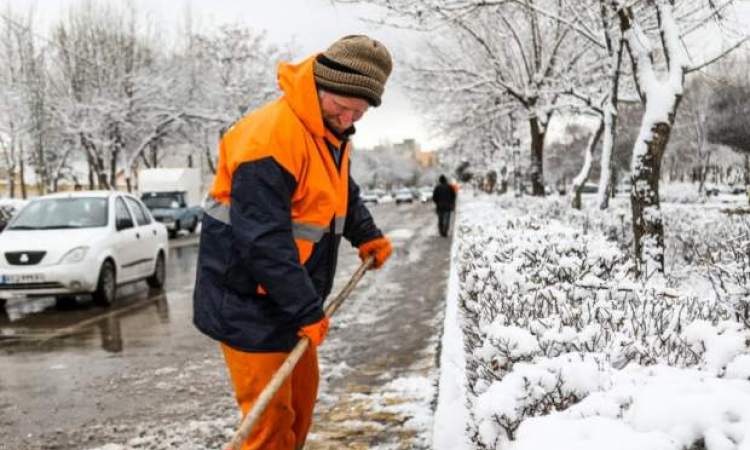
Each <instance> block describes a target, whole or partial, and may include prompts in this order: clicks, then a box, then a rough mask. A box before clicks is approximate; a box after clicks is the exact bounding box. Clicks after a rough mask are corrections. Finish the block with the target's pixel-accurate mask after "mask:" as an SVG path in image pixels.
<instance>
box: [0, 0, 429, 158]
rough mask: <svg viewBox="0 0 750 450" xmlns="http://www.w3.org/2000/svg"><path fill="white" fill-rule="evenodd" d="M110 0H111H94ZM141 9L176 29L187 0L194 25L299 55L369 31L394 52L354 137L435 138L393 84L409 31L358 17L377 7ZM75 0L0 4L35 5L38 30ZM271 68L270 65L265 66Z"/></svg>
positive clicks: (363, 142) (162, 5)
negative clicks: (235, 30) (378, 97)
mask: <svg viewBox="0 0 750 450" xmlns="http://www.w3.org/2000/svg"><path fill="white" fill-rule="evenodd" d="M94 1H95V2H97V3H100V2H115V1H116V0H94ZM132 1H133V3H134V4H135V5H136V6H137V7H138V9H139V10H140V11H145V12H148V13H150V14H153V17H154V19H158V20H159V21H161V23H162V24H163V27H164V28H165V30H167V31H168V32H174V31H175V30H177V29H178V27H180V26H181V25H182V24H183V23H184V19H185V11H186V7H185V5H189V7H190V10H191V15H192V21H193V24H194V27H195V28H197V29H198V30H209V29H211V28H213V27H215V26H220V25H222V24H227V23H233V24H234V23H243V24H247V25H249V26H250V27H252V28H253V29H255V30H266V31H267V33H268V37H269V39H270V40H271V41H273V42H275V43H278V44H285V43H289V42H290V41H294V43H295V48H297V49H299V50H300V54H299V55H298V56H299V57H300V58H302V57H303V56H306V55H308V54H311V53H314V52H318V51H322V50H324V49H325V48H327V47H328V46H329V45H330V44H331V43H332V42H333V41H335V40H336V39H338V38H340V37H342V36H345V35H347V34H368V35H370V36H372V37H373V38H375V39H377V40H379V41H381V42H383V43H384V44H385V45H386V47H388V48H389V49H390V50H391V53H392V54H393V56H394V76H392V77H391V79H390V82H389V83H388V85H387V86H386V90H385V93H384V96H383V103H382V105H381V106H380V107H378V108H373V109H371V110H370V111H369V112H368V113H367V115H365V117H364V118H363V119H362V120H361V121H360V122H359V123H358V124H357V134H356V135H355V139H354V142H355V144H357V145H358V146H363V147H371V146H374V145H376V144H379V143H381V142H385V141H390V142H400V141H401V140H403V139H406V138H415V139H417V141H418V142H420V143H421V145H422V148H423V149H426V150H429V149H432V147H434V146H435V145H436V144H437V140H436V137H435V136H432V135H431V134H430V133H428V132H427V130H426V127H425V124H423V122H422V121H421V120H420V117H419V114H418V112H417V111H416V110H415V108H414V107H413V106H412V105H411V104H410V102H409V101H408V100H407V98H406V96H405V93H404V90H403V88H401V86H399V84H398V79H397V78H398V73H397V72H398V61H399V59H400V58H399V56H400V55H402V54H403V53H404V52H405V51H408V47H409V46H410V45H413V44H414V41H415V38H414V35H413V34H408V33H406V32H402V31H397V30H393V29H389V28H386V27H382V26H378V25H374V24H372V23H367V22H366V21H364V20H361V19H362V18H364V17H369V18H373V17H375V16H376V15H377V14H378V10H376V9H374V8H373V7H371V6H358V5H341V4H334V3H333V2H331V1H329V0H282V1H238V0H132ZM77 3H78V2H77V1H76V0H0V7H1V8H2V9H3V10H4V9H5V5H10V7H11V9H12V10H13V11H14V12H18V13H20V12H26V11H27V10H28V9H29V8H30V7H32V6H34V7H35V8H36V18H37V24H38V26H37V27H36V28H38V29H39V30H40V32H42V33H45V32H46V31H47V30H49V28H50V26H51V24H52V23H54V22H55V21H56V20H57V19H59V18H60V17H61V15H62V14H64V12H65V11H66V9H67V8H68V7H69V6H70V5H75V4H77ZM269 70H275V68H269Z"/></svg>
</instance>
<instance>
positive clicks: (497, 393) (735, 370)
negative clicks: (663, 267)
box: [457, 198, 750, 449]
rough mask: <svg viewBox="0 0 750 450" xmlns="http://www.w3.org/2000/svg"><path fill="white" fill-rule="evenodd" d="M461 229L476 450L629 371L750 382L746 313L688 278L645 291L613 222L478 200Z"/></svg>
mask: <svg viewBox="0 0 750 450" xmlns="http://www.w3.org/2000/svg"><path fill="white" fill-rule="evenodd" d="M542 202H544V203H543V204H542ZM493 214H494V218H495V220H492V218H493ZM462 218H463V219H462V221H461V224H460V225H459V227H458V233H457V236H458V239H459V243H458V249H457V250H458V251H457V258H458V261H457V267H458V277H459V290H458V300H459V305H460V306H461V311H462V316H463V323H462V327H463V332H464V345H465V350H466V352H465V353H466V375H467V386H466V387H467V392H468V394H469V398H468V404H469V406H470V416H471V421H470V423H469V425H468V427H469V435H470V436H471V438H472V441H473V442H474V443H475V444H476V445H477V447H478V448H482V449H485V448H487V449H494V448H501V447H502V448H505V447H504V446H506V445H508V444H509V443H511V442H514V441H516V440H517V438H518V436H520V435H522V433H523V431H524V429H525V428H524V427H525V426H526V425H525V424H526V423H527V421H530V420H531V418H533V417H542V416H548V415H550V414H552V413H554V414H560V413H562V412H563V411H566V410H569V409H572V408H574V407H576V405H578V404H580V403H582V402H583V400H584V399H586V398H587V397H588V396H590V395H592V394H593V393H597V395H600V394H601V395H604V394H603V393H607V392H609V391H610V390H611V388H612V386H613V385H614V384H615V378H616V376H617V375H616V374H617V373H619V372H621V371H623V370H631V369H633V370H636V371H637V370H640V369H639V368H642V367H644V366H654V367H669V366H671V367H676V368H692V370H699V371H701V373H705V374H706V376H709V377H716V379H717V380H718V379H720V378H726V379H729V378H732V379H744V380H748V379H750V357H748V354H750V331H749V330H748V327H747V326H746V324H745V323H744V322H743V320H742V315H741V314H738V310H737V307H736V304H734V303H730V302H727V301H725V299H724V298H722V297H719V296H716V295H705V294H706V292H704V291H699V290H695V289H691V285H685V286H682V285H679V284H676V283H677V281H681V280H682V281H684V279H681V278H675V279H672V280H671V282H670V283H667V282H664V281H662V282H659V283H657V282H651V281H653V280H651V281H649V282H647V283H645V284H644V283H637V282H635V280H633V279H632V278H631V275H630V273H631V270H630V268H631V262H630V259H629V257H628V255H627V253H626V252H624V251H623V249H622V247H621V243H619V242H617V241H616V240H614V239H612V238H611V236H610V235H609V232H608V230H609V229H610V228H611V227H612V226H613V222H614V221H613V220H612V219H607V218H606V217H604V216H602V215H596V214H591V216H589V215H585V214H582V213H580V212H568V211H566V210H565V209H563V208H558V207H556V203H555V202H550V201H549V200H537V199H528V198H526V199H524V201H523V202H516V201H514V200H512V199H511V200H507V199H483V200H479V201H476V202H475V203H474V204H473V205H471V206H467V207H466V208H464V211H462ZM615 223H616V222H615ZM727 226H728V227H731V225H730V224H727ZM733 257H736V256H733ZM728 258H729V257H728ZM729 259H731V258H729ZM724 267H725V268H726V267H730V265H725V266H724ZM717 270H718V269H717ZM725 272H726V271H725ZM725 272H722V273H724V275H723V276H725V277H726V276H728V275H727V274H726V273H725ZM741 272H742V270H740V269H738V268H733V269H732V270H731V273H741ZM708 294H710V292H708ZM746 298H747V296H746V297H745V299H746ZM644 370H645V369H644ZM727 381H728V380H727ZM630 404H631V403H630V401H629V400H628V401H625V400H623V401H622V402H621V403H619V404H618V405H619V406H617V408H614V409H615V410H621V412H622V411H624V410H625V409H627V408H628V407H629V406H628V405H630ZM617 417H619V418H620V419H622V418H623V417H624V416H623V415H622V414H621V415H620V416H616V417H615V418H617ZM743 417H745V416H743ZM743 420H744V419H743ZM620 425H622V424H620ZM620 425H618V426H620ZM631 431H632V430H631ZM636 434H637V433H636ZM698 435H699V436H698V437H697V438H696V440H697V439H705V438H706V436H705V435H704V434H701V433H698ZM662 438H663V436H662V437H655V438H654V439H655V441H654V442H656V441H659V440H660V439H662ZM693 442H695V441H691V442H690V443H689V444H690V445H692V443H693ZM516 443H518V442H516ZM524 448H526V447H524ZM529 448H532V447H529ZM539 448H544V447H539ZM547 448H549V447H547ZM561 448H562V447H561ZM600 448H604V447H600ZM626 448H630V447H626ZM633 448H637V447H633ZM670 448H671V447H670ZM677 448H680V447H677ZM716 448H722V447H716Z"/></svg>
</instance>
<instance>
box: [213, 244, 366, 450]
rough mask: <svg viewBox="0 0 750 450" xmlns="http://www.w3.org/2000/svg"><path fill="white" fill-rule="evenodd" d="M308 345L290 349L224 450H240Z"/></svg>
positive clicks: (330, 309) (336, 302)
mask: <svg viewBox="0 0 750 450" xmlns="http://www.w3.org/2000/svg"><path fill="white" fill-rule="evenodd" d="M373 262H374V259H373V257H372V256H369V257H368V258H367V259H365V261H364V262H363V263H362V264H361V265H360V266H359V269H357V271H356V272H354V275H352V278H351V279H350V280H349V282H348V283H346V286H344V288H343V289H342V290H341V292H339V295H337V296H336V298H334V299H333V300H331V301H330V302H328V305H326V308H325V314H326V317H332V316H333V314H334V313H335V312H336V310H337V309H339V307H340V306H341V304H342V303H344V300H346V298H347V297H348V296H349V294H351V293H352V291H353V290H354V288H355V287H356V286H357V283H359V280H361V279H362V276H364V274H365V272H367V270H368V269H370V267H372V263H373ZM309 345H310V339H309V338H308V337H306V336H305V337H302V338H301V339H300V340H299V342H297V345H296V346H295V347H294V349H292V351H291V353H289V356H287V357H286V360H285V361H284V363H283V364H282V365H281V367H279V369H278V370H277V371H276V373H275V374H274V375H273V377H272V378H271V381H269V382H268V385H266V387H265V388H264V389H263V391H262V392H261V393H260V395H259V396H258V399H257V400H256V401H255V403H254V404H253V407H252V408H250V411H248V413H247V415H246V416H245V417H244V418H243V419H242V422H241V423H240V426H239V428H238V429H237V431H236V432H235V433H234V437H232V440H231V441H230V442H229V444H227V446H226V450H240V449H241V448H242V444H243V443H244V442H245V440H246V439H247V437H248V436H249V435H250V432H251V431H252V430H253V427H254V426H255V423H256V422H257V421H258V419H260V416H261V415H262V414H263V411H265V409H266V407H267V406H268V403H269V402H270V401H271V399H272V398H273V396H274V395H275V394H276V391H278V390H279V388H280V387H281V385H282V384H283V383H284V380H286V378H287V377H288V376H289V374H290V373H292V370H293V369H294V366H296V365H297V362H299V360H300V358H301V357H302V355H303V354H304V353H305V350H307V347H308V346H309Z"/></svg>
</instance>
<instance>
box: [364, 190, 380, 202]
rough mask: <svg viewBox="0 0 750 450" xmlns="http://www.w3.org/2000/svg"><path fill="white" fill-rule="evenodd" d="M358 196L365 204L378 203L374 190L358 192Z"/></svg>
mask: <svg viewBox="0 0 750 450" xmlns="http://www.w3.org/2000/svg"><path fill="white" fill-rule="evenodd" d="M359 198H361V199H362V202H363V203H365V204H367V203H374V204H377V203H378V196H377V194H375V193H374V192H361V193H360V194H359Z"/></svg>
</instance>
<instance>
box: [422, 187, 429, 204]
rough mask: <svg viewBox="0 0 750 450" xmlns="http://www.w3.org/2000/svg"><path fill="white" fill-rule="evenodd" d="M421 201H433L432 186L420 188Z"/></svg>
mask: <svg viewBox="0 0 750 450" xmlns="http://www.w3.org/2000/svg"><path fill="white" fill-rule="evenodd" d="M419 201H420V202H422V203H427V202H431V201H432V188H422V189H420V190H419Z"/></svg>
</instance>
